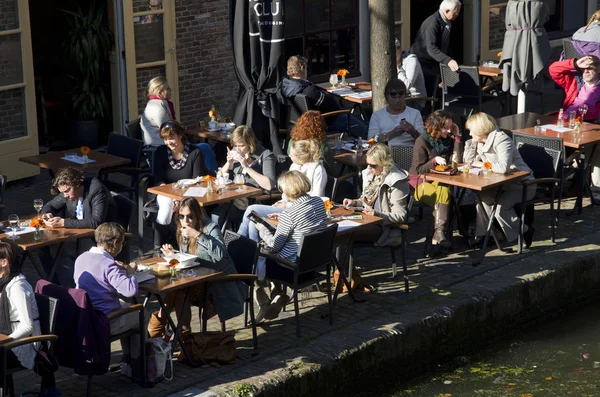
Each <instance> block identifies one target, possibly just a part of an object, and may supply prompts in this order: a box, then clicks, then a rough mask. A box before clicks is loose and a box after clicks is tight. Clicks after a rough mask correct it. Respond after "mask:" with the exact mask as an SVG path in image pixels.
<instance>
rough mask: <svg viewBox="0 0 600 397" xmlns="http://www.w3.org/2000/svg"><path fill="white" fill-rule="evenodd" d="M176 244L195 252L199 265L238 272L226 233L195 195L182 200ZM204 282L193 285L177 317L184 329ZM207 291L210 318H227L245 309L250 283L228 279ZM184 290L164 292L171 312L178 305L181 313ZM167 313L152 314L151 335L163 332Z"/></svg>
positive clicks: (169, 251)
mask: <svg viewBox="0 0 600 397" xmlns="http://www.w3.org/2000/svg"><path fill="white" fill-rule="evenodd" d="M175 223H176V224H177V244H178V246H179V251H180V252H183V253H186V254H191V255H196V256H197V257H198V259H197V261H198V262H199V263H200V266H202V267H207V268H211V269H214V270H217V271H221V272H223V273H224V274H225V275H228V274H235V273H237V271H236V269H235V265H234V263H233V260H232V259H231V257H230V256H229V254H228V253H227V249H226V248H225V243H224V242H223V236H222V235H221V231H220V230H219V227H218V226H217V225H216V224H214V223H211V221H210V218H209V217H208V215H206V212H204V209H203V208H202V207H201V206H200V204H198V201H197V200H196V199H195V198H194V197H186V198H184V199H183V200H181V202H180V203H179V208H178V210H177V217H176V220H175ZM161 251H162V252H163V254H164V255H165V256H166V257H169V256H173V254H174V252H175V251H174V248H173V246H172V245H171V244H165V245H163V246H162V248H161ZM204 288H205V286H204V284H200V285H198V286H197V287H195V288H193V289H192V290H191V291H190V294H189V295H188V299H187V303H186V305H185V306H184V307H183V308H184V311H183V316H182V318H178V321H180V322H181V324H182V333H183V334H187V333H189V332H191V331H190V330H191V325H190V323H191V318H192V312H191V308H190V304H192V305H198V304H200V302H201V300H202V298H203V295H204ZM208 293H209V296H210V298H212V302H211V301H210V300H209V302H208V303H209V304H208V305H207V318H209V317H212V316H213V315H214V314H215V311H216V314H217V315H218V316H219V320H220V321H227V320H229V319H231V318H233V317H235V316H238V315H240V314H242V312H243V311H244V299H245V297H246V295H247V287H246V286H245V284H244V283H243V282H241V281H230V282H225V283H215V284H211V285H210V287H209V289H208ZM184 297H185V292H183V291H178V292H173V293H168V294H167V295H166V296H165V306H166V308H167V310H168V311H169V312H171V310H172V309H173V308H175V310H176V311H175V313H176V314H177V315H178V316H179V313H180V311H181V308H182V305H183V299H184ZM164 315H165V314H164V313H163V312H162V311H159V312H157V313H154V314H153V315H152V318H151V319H150V323H149V325H148V331H149V332H150V333H151V337H155V336H161V334H163V333H164V328H165V326H166V323H167V320H166V318H164Z"/></svg>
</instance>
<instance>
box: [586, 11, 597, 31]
mask: <svg viewBox="0 0 600 397" xmlns="http://www.w3.org/2000/svg"><path fill="white" fill-rule="evenodd" d="M592 22H597V23H600V10H598V11H596V12H595V13H593V14H592V16H591V17H590V20H589V21H588V23H587V25H585V29H583V31H584V32H587V29H588V28H589V27H590V25H591V24H592Z"/></svg>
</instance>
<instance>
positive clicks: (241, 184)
mask: <svg viewBox="0 0 600 397" xmlns="http://www.w3.org/2000/svg"><path fill="white" fill-rule="evenodd" d="M233 183H235V184H236V185H238V188H237V189H236V190H235V191H236V192H243V191H245V190H246V186H245V183H246V178H244V175H242V174H235V177H234V178H233Z"/></svg>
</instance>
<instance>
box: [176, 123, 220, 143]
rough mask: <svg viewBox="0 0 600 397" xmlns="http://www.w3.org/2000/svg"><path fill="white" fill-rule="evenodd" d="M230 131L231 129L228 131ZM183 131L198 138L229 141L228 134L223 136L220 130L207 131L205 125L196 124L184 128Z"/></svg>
mask: <svg viewBox="0 0 600 397" xmlns="http://www.w3.org/2000/svg"><path fill="white" fill-rule="evenodd" d="M229 132H230V133H231V131H229ZM185 133H186V134H188V135H192V136H195V137H199V138H204V139H210V140H213V141H219V142H225V143H229V140H230V135H227V136H224V135H223V134H222V131H220V130H219V131H209V130H208V129H207V127H200V126H196V127H193V128H186V130H185Z"/></svg>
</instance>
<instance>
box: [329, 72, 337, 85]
mask: <svg viewBox="0 0 600 397" xmlns="http://www.w3.org/2000/svg"><path fill="white" fill-rule="evenodd" d="M337 83H338V76H337V74H335V73H333V74H331V75H329V84H331V86H332V87H335V85H336V84H337Z"/></svg>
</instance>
